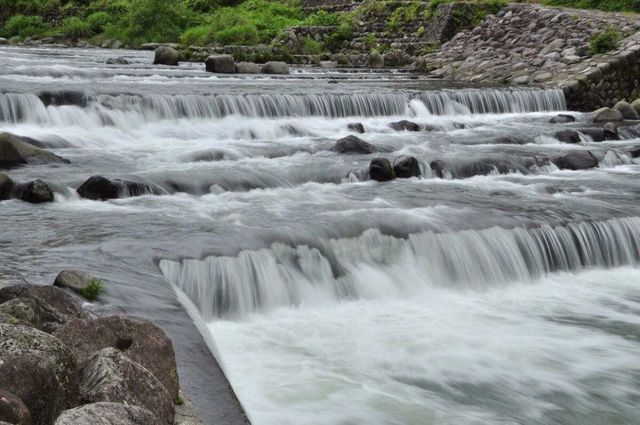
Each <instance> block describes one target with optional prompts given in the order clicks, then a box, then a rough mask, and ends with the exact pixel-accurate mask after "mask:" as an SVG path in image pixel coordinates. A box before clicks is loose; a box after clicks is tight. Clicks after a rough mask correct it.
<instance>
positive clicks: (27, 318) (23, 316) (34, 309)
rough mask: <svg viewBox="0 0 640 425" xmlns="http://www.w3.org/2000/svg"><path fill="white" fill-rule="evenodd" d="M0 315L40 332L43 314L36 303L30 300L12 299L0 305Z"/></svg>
mask: <svg viewBox="0 0 640 425" xmlns="http://www.w3.org/2000/svg"><path fill="white" fill-rule="evenodd" d="M0 314H3V315H6V316H11V317H14V318H15V319H17V320H18V321H19V323H22V324H27V323H28V324H29V325H30V326H33V327H34V328H36V329H40V330H42V323H43V321H42V316H43V312H42V309H41V308H40V306H39V305H38V302H37V301H35V300H33V299H31V298H13V299H11V300H9V301H5V302H3V303H2V304H0Z"/></svg>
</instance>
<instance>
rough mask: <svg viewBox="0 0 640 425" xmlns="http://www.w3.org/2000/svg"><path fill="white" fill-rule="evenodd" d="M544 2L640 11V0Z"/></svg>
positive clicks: (607, 9)
mask: <svg viewBox="0 0 640 425" xmlns="http://www.w3.org/2000/svg"><path fill="white" fill-rule="evenodd" d="M543 3H544V4H548V5H550V6H564V7H574V8H577V9H598V10H605V11H607V12H640V1H638V0H543Z"/></svg>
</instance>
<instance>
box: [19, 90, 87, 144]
mask: <svg viewBox="0 0 640 425" xmlns="http://www.w3.org/2000/svg"><path fill="white" fill-rule="evenodd" d="M38 98H39V99H40V100H41V101H42V103H44V104H45V106H51V105H54V106H63V105H74V106H82V107H84V106H87V104H88V103H89V102H88V98H87V95H86V94H85V93H84V92H82V91H78V90H44V91H41V92H40V93H38ZM23 141H25V142H27V143H29V144H31V145H34V146H36V147H38V148H42V147H43V146H42V144H41V143H38V142H37V141H35V140H32V139H27V138H23Z"/></svg>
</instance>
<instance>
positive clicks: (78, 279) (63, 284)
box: [53, 270, 96, 295]
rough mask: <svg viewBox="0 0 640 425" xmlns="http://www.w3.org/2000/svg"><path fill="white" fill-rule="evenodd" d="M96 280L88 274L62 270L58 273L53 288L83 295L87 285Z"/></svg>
mask: <svg viewBox="0 0 640 425" xmlns="http://www.w3.org/2000/svg"><path fill="white" fill-rule="evenodd" d="M95 280H96V279H95V278H94V277H93V276H91V275H90V274H88V273H85V272H80V271H77V270H63V271H61V272H60V273H58V276H57V277H56V280H55V281H54V282H53V286H57V287H59V288H66V289H70V290H72V291H73V292H75V293H77V294H80V295H83V294H84V292H85V290H86V289H87V287H88V286H89V284H91V282H93V281H95Z"/></svg>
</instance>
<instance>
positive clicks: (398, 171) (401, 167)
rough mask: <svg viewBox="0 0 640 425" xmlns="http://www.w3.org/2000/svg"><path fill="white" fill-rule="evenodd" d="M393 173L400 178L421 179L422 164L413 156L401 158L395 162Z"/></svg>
mask: <svg viewBox="0 0 640 425" xmlns="http://www.w3.org/2000/svg"><path fill="white" fill-rule="evenodd" d="M393 171H394V173H395V175H396V177H398V178H405V179H406V178H409V177H420V164H419V163H418V160H417V159H416V158H414V157H412V156H401V157H399V158H396V160H395V161H394V164H393Z"/></svg>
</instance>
